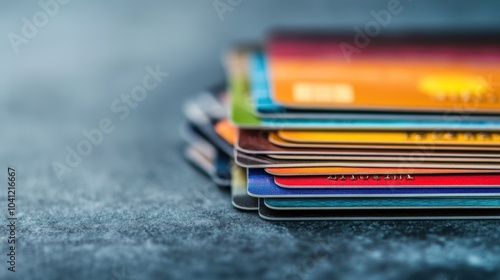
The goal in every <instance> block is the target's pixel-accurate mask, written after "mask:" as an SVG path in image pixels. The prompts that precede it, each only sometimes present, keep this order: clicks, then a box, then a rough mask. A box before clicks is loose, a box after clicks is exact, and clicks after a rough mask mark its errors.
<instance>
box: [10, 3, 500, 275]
mask: <svg viewBox="0 0 500 280" xmlns="http://www.w3.org/2000/svg"><path fill="white" fill-rule="evenodd" d="M497 2H498V1H490V2H489V3H485V2H481V4H479V3H472V2H466V1H440V2H439V3H438V2H435V1H420V0H419V1H413V2H403V1H402V3H403V4H404V5H405V10H404V12H403V13H402V14H401V15H398V18H396V17H395V18H394V20H393V22H391V25H390V26H389V27H388V28H396V29H397V28H403V27H407V26H416V27H421V28H424V27H429V26H439V27H454V28H458V29H460V28H462V27H467V26H468V27H470V26H472V27H479V28H481V27H484V26H490V27H491V26H493V27H496V28H497V29H498V28H500V23H499V19H498V13H497V12H496V11H498V4H497ZM300 3H302V1H295V0H293V1H272V2H271V1H260V0H259V1H253V0H252V1H250V0H243V2H242V4H241V5H239V6H237V7H235V9H234V10H233V11H231V12H228V13H226V14H225V15H224V20H223V21H221V20H220V19H219V17H218V16H217V12H216V11H215V10H214V7H213V6H212V2H211V1H106V3H104V2H102V1H77V0H74V1H71V2H70V3H69V4H67V5H66V6H64V7H62V8H61V10H60V11H59V13H58V14H57V15H56V16H55V17H54V18H51V19H50V22H49V24H48V25H47V26H45V27H44V28H41V29H40V30H39V32H38V34H37V35H36V36H35V37H33V38H32V39H30V41H29V43H28V44H26V45H22V46H21V47H20V52H19V53H18V54H15V53H13V49H12V47H11V45H10V43H9V40H8V39H7V37H6V36H3V37H2V38H3V39H2V40H0V77H2V78H1V79H0V128H1V129H0V131H1V134H0V135H1V136H0V139H1V140H0V186H1V190H0V218H1V223H2V226H1V227H0V279H197V278H199V279H210V278H212V279H215V278H233V279H234V278H242V279H260V278H266V279H424V278H429V279H439V280H441V279H450V280H455V279H456V280H458V279H471V278H478V279H488V278H490V279H495V278H496V279H499V278H500V242H499V240H500V221H414V222H409V221H397V222H396V221H395V222H392V221H386V222H376V221H370V222H362V221H357V222H280V223H276V222H268V221H264V220H262V219H260V218H259V217H258V215H256V214H255V213H246V212H241V211H237V210H235V209H234V208H233V207H232V206H231V203H230V197H229V193H228V192H227V191H224V190H221V189H219V188H218V187H216V186H215V185H213V184H212V183H211V182H210V181H209V180H208V179H207V178H205V177H204V176H203V175H201V174H200V173H198V172H197V171H195V170H193V168H192V167H191V166H190V165H188V164H187V163H186V162H185V161H184V160H182V156H181V140H180V137H179V135H178V127H179V125H180V123H181V121H182V114H181V106H180V104H182V102H183V101H184V100H186V99H187V98H189V96H192V94H194V93H196V91H198V90H200V89H202V88H204V87H207V86H210V85H211V84H213V83H216V82H217V81H219V80H220V79H222V78H223V71H222V68H221V66H220V54H221V52H222V50H224V49H227V48H228V47H229V46H230V45H231V44H233V43H234V42H240V41H255V40H262V38H263V35H264V33H265V31H266V30H268V29H269V28H272V27H276V26H288V27H293V26H306V27H324V28H332V27H336V28H339V27H342V28H352V27H353V26H354V25H361V24H364V23H366V22H367V21H368V20H369V19H370V18H369V16H370V14H369V12H370V11H371V10H379V9H382V8H383V7H385V6H386V5H387V1H360V0H356V1H350V2H345V1H310V3H309V4H308V5H307V6H304V4H302V6H301V4H300ZM466 3H468V4H466ZM483 3H484V5H483ZM1 5H2V8H1V9H0V34H4V35H5V34H8V33H9V32H17V33H19V32H20V30H21V27H22V24H23V23H22V20H21V19H22V17H24V16H26V17H31V16H32V15H33V14H34V13H35V12H36V11H38V10H39V9H40V8H39V6H37V4H36V2H23V4H21V2H19V1H4V2H3V3H1ZM157 64H158V65H160V66H161V69H162V70H163V71H166V72H169V73H170V76H168V77H167V78H166V79H165V80H164V81H163V82H162V83H161V85H160V87H158V88H157V89H156V90H155V91H154V92H152V93H149V94H148V96H147V98H146V99H145V100H144V101H142V102H141V103H140V104H139V106H138V107H137V108H135V109H133V110H131V111H130V115H129V116H128V117H127V118H125V119H124V120H120V119H119V118H118V116H119V115H118V114H116V113H113V112H112V111H111V109H110V104H111V103H112V102H113V100H114V99H116V98H119V97H120V95H121V94H123V93H129V92H130V90H131V89H132V88H133V87H134V86H136V85H137V84H139V83H141V81H142V78H143V77H144V76H145V75H146V70H145V67H146V66H148V65H149V66H153V67H154V66H155V65H157ZM102 118H110V119H111V120H112V121H113V123H114V124H115V126H116V129H115V131H114V132H113V133H110V134H107V135H105V137H104V139H103V142H102V144H100V145H99V146H98V147H94V148H93V151H92V152H91V153H90V155H89V156H87V157H85V158H84V159H83V161H82V162H81V164H79V166H77V167H76V168H74V170H73V171H72V172H71V173H68V174H65V175H64V177H63V179H62V180H59V179H58V178H57V176H56V175H55V173H54V171H53V169H52V167H51V163H52V162H54V161H59V162H62V161H64V157H65V155H66V151H65V147H66V146H68V145H69V146H70V147H75V146H76V145H77V143H79V141H81V140H82V139H83V136H82V134H81V131H82V129H87V130H90V129H93V128H95V127H97V126H98V123H99V121H100V120H101V119H102ZM9 165H12V166H14V167H16V169H17V170H18V178H17V179H18V189H17V210H18V219H19V220H18V228H17V242H18V247H17V265H16V269H17V272H16V273H11V272H9V271H7V264H6V260H7V256H6V253H7V243H6V238H7V231H6V227H5V225H4V224H6V223H7V222H6V195H7V191H6V180H7V179H6V168H7V166H9Z"/></svg>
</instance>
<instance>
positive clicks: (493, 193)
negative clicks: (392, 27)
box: [181, 33, 500, 220]
mask: <svg viewBox="0 0 500 280" xmlns="http://www.w3.org/2000/svg"><path fill="white" fill-rule="evenodd" d="M343 36H344V35H343ZM343 36H336V35H332V34H328V35H325V34H323V35H317V34H316V35H310V34H309V35H308V34H306V35H304V34H293V33H278V34H274V35H272V36H270V37H269V38H268V39H267V40H266V42H265V43H264V44H263V46H262V47H256V46H250V45H242V46H238V47H235V48H233V49H232V50H231V51H229V52H228V54H227V55H226V56H225V60H224V63H225V66H226V70H227V71H226V72H227V82H226V83H221V84H219V85H217V86H214V87H213V88H210V89H207V90H205V91H202V92H201V93H199V94H197V95H196V96H195V97H193V98H192V99H191V100H189V101H188V102H187V103H186V104H185V106H184V114H185V116H186V119H187V121H186V123H185V124H184V125H183V126H182V128H181V135H182V138H183V140H184V142H185V143H186V145H185V148H184V154H185V157H186V159H187V160H188V161H189V162H191V163H192V164H193V165H194V166H196V167H197V168H198V169H200V170H201V171H202V172H204V173H205V174H207V175H208V176H210V178H211V179H212V180H213V181H214V182H215V183H216V184H217V185H219V186H221V188H224V187H227V189H230V190H231V197H232V204H233V205H234V206H235V207H236V208H238V209H241V210H249V211H257V212H258V213H259V215H260V216H261V217H263V218H265V219H269V220H343V219H350V220H351V219H376V220H378V219H390V220H396V219H497V218H500V90H499V88H498V85H499V82H500V40H499V39H498V36H497V37H492V36H491V35H484V34H469V35H463V34H462V35H460V36H458V35H456V34H441V35H440V36H431V35H425V34H423V35H417V34H415V35H412V36H410V35H408V34H406V35H405V36H400V35H397V36H396V35H391V36H379V37H377V38H374V39H373V40H372V41H371V42H370V45H369V46H367V47H365V48H362V49H359V48H356V49H353V48H349V45H348V44H346V43H345V42H346V40H347V38H346V37H343ZM351 47H352V46H351ZM354 50H355V51H354Z"/></svg>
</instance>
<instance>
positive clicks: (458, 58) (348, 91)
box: [267, 40, 500, 114]
mask: <svg viewBox="0 0 500 280" xmlns="http://www.w3.org/2000/svg"><path fill="white" fill-rule="evenodd" d="M277 41H278V40H271V42H270V43H269V45H268V46H267V48H268V50H269V53H270V57H269V65H270V66H269V67H270V68H269V73H270V79H271V81H272V82H271V84H272V93H273V98H274V101H275V102H277V103H279V104H282V105H285V106H288V107H297V108H329V109H355V110H363V109H364V110H366V109H373V110H408V111H409V110H411V111H437V112H446V111H454V112H455V110H457V109H458V110H459V111H460V112H463V113H466V114H469V113H474V112H478V113H481V112H482V113H498V111H499V110H500V90H499V89H498V86H497V85H496V84H497V82H498V81H499V80H500V66H499V64H498V61H499V57H500V51H498V45H490V46H486V47H484V48H482V49H477V50H474V49H473V48H461V47H460V46H453V45H450V44H447V45H446V48H444V49H440V50H436V49H435V48H436V46H433V45H428V46H426V45H419V46H418V47H413V46H412V45H406V46H403V47H399V48H398V47H397V46H396V47H391V46H389V45H381V47H379V48H377V47H376V46H370V48H369V50H368V51H366V50H363V55H362V56H360V57H358V59H356V60H353V61H345V56H344V58H340V57H342V56H340V53H339V48H338V47H337V48H331V53H329V55H327V57H336V58H331V59H328V58H325V57H314V56H313V57H312V56H308V57H302V58H301V57H297V56H294V57H292V56H290V57H285V56H276V55H274V54H275V52H276V48H279V47H280V46H276V45H274V44H275V43H276V42H277ZM319 45H321V44H319ZM288 47H289V48H293V46H288ZM319 48H322V46H319ZM447 48H448V49H447ZM449 48H451V49H452V50H449ZM311 51H314V50H313V49H311ZM365 51H366V52H365ZM391 55H392V56H391ZM381 56H382V57H384V59H380V57H381ZM391 57H394V58H391ZM488 58H489V59H488ZM401 92H404V94H401Z"/></svg>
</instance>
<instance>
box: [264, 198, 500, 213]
mask: <svg viewBox="0 0 500 280" xmlns="http://www.w3.org/2000/svg"><path fill="white" fill-rule="evenodd" d="M264 203H265V204H266V206H267V207H269V208H271V209H277V210H299V209H304V210H313V209H324V210H327V209H389V208H390V209H394V208H397V209H420V208H425V209H434V208H446V209H449V208H499V209H500V198H498V197H428V198H418V197H414V198H412V197H404V198H403V197H399V198H266V199H264Z"/></svg>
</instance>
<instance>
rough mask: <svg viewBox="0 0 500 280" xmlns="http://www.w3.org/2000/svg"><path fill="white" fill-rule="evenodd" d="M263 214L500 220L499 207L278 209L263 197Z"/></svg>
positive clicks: (309, 217)
mask: <svg viewBox="0 0 500 280" xmlns="http://www.w3.org/2000/svg"><path fill="white" fill-rule="evenodd" d="M259 216H260V217H261V218H263V219H266V220H272V221H309V220H442V219H445V220H450V219H460V220H464V219H474V220H477V219H500V210H499V209H488V208H486V209H469V208H458V209H457V208H451V209H355V210H330V209H328V210H302V209H300V210H275V209H271V208H269V207H267V206H266V204H265V200H264V199H263V198H260V199H259Z"/></svg>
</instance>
